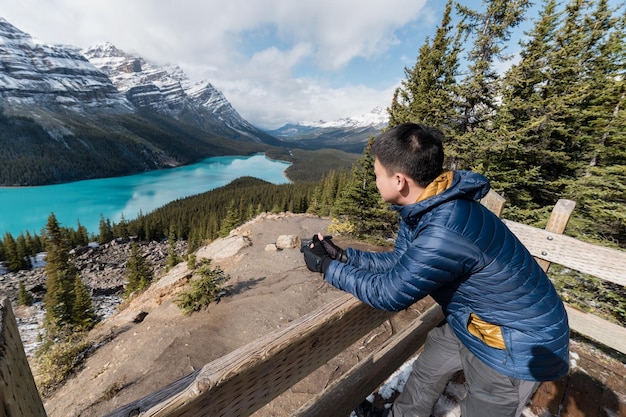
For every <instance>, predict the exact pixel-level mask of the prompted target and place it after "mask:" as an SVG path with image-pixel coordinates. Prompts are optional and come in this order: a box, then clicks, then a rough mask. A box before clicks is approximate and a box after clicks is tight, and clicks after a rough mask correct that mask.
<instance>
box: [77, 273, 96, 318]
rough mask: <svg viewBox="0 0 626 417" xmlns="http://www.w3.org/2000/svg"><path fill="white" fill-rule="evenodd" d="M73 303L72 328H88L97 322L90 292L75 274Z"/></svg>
mask: <svg viewBox="0 0 626 417" xmlns="http://www.w3.org/2000/svg"><path fill="white" fill-rule="evenodd" d="M74 297H75V298H74V305H73V306H72V324H73V327H74V329H78V330H90V329H91V328H93V326H95V325H96V323H97V322H98V317H97V315H96V312H95V310H94V306H93V301H92V299H91V294H89V291H88V290H87V287H86V286H85V284H84V283H83V281H82V280H81V279H80V276H79V275H78V274H76V277H75V278H74Z"/></svg>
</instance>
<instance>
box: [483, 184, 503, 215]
mask: <svg viewBox="0 0 626 417" xmlns="http://www.w3.org/2000/svg"><path fill="white" fill-rule="evenodd" d="M505 203H506V200H505V199H504V197H502V196H501V195H500V194H498V193H497V192H495V191H493V190H489V192H488V193H487V195H486V196H484V197H483V198H481V199H480V204H482V205H483V206H485V207H487V208H488V209H489V211H491V212H492V213H494V214H495V215H496V216H498V217H500V216H501V215H502V211H503V210H504V204H505Z"/></svg>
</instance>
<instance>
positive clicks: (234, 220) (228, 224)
mask: <svg viewBox="0 0 626 417" xmlns="http://www.w3.org/2000/svg"><path fill="white" fill-rule="evenodd" d="M280 211H281V208H279V207H276V212H280ZM240 223H241V219H240V217H239V209H238V208H237V206H236V205H235V200H231V201H230V202H229V203H228V207H227V209H226V217H225V218H224V219H223V220H222V221H221V222H220V230H219V236H220V237H226V236H228V234H229V233H230V231H231V230H233V229H234V228H236V227H237V226H239V224H240Z"/></svg>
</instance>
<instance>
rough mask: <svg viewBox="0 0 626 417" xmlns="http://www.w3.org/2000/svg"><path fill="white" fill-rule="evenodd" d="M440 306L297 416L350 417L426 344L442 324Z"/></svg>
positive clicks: (378, 351) (354, 368)
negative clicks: (433, 331)
mask: <svg viewBox="0 0 626 417" xmlns="http://www.w3.org/2000/svg"><path fill="white" fill-rule="evenodd" d="M443 319H444V317H443V313H442V311H441V307H440V306H439V305H438V304H435V305H433V306H432V307H431V308H429V309H428V310H426V311H425V312H424V313H423V314H421V315H420V316H419V318H417V319H415V320H414V321H413V322H412V323H411V325H410V326H407V327H406V328H405V329H404V330H403V331H401V332H400V333H398V334H397V335H395V336H394V337H392V338H391V339H389V340H388V341H387V342H386V343H385V344H383V345H382V346H380V347H379V348H378V349H377V350H376V351H374V352H372V354H370V355H369V356H367V357H366V358H364V359H363V360H361V361H360V362H359V363H358V364H356V365H355V366H354V367H353V368H352V369H351V370H349V371H348V372H347V373H345V374H344V375H343V376H342V377H341V378H340V379H338V380H337V381H335V382H334V383H333V384H331V385H330V386H329V387H328V388H327V389H326V390H324V391H323V392H322V393H320V394H318V395H317V396H316V397H315V398H313V399H311V401H309V402H308V403H307V404H305V405H304V406H303V407H301V408H300V410H298V412H297V413H296V414H294V416H297V417H326V416H330V415H337V416H348V415H350V412H351V411H352V410H354V408H355V407H356V406H357V405H358V404H359V403H360V402H361V400H362V399H363V398H365V397H367V396H368V395H370V394H371V393H372V392H374V391H375V390H376V388H378V387H379V386H380V385H381V384H382V383H383V382H384V381H385V380H386V379H387V378H388V377H389V375H391V374H392V373H394V372H395V371H396V370H397V369H398V368H400V366H402V364H403V363H405V362H406V361H407V360H409V359H410V358H411V356H413V355H415V354H416V353H417V351H418V349H419V348H420V347H421V346H422V345H423V344H424V342H425V340H426V335H427V334H428V332H429V331H430V330H431V329H432V328H433V327H435V326H436V325H438V324H439V323H441V322H442V321H443Z"/></svg>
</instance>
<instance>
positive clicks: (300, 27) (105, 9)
mask: <svg viewBox="0 0 626 417" xmlns="http://www.w3.org/2000/svg"><path fill="white" fill-rule="evenodd" d="M463 3H464V4H466V5H468V6H471V7H474V8H476V9H480V8H481V4H482V2H481V1H480V0H465V1H464V2H463ZM444 5H445V1H444V0H227V1H223V0H219V1H218V0H182V1H181V0H107V1H102V0H88V1H87V0H2V2H1V3H0V16H2V17H4V18H5V19H7V20H8V21H9V23H11V24H13V25H14V26H16V27H17V28H19V29H20V30H22V31H24V32H27V33H29V34H31V35H32V36H33V37H34V38H37V39H39V40H40V41H42V42H45V43H52V44H70V45H74V46H78V47H80V48H86V47H89V46H92V45H95V44H97V43H102V42H111V43H113V44H114V45H115V46H117V47H118V48H119V49H122V50H124V51H126V52H129V53H135V54H138V55H141V56H143V57H144V58H146V59H148V60H151V61H154V62H156V63H162V64H166V63H171V64H177V65H179V66H180V67H181V68H182V69H183V70H184V71H185V73H186V74H187V75H188V76H189V77H190V78H191V79H192V80H198V81H199V80H208V81H210V82H211V83H212V84H213V85H214V86H215V87H217V88H218V89H219V90H220V91H222V92H223V93H224V95H225V96H226V98H227V99H228V100H229V101H230V102H231V103H232V104H233V106H234V107H235V109H237V111H238V112H239V113H240V114H241V115H242V116H243V117H244V118H245V119H247V120H248V121H250V122H251V123H253V124H255V125H256V126H258V127H261V128H268V129H271V128H277V127H280V126H282V125H284V124H285V123H295V122H301V121H316V120H326V121H329V120H335V119H338V118H340V117H348V116H356V115H360V114H363V113H367V112H369V111H371V110H372V109H373V108H374V107H376V106H382V107H383V108H385V107H387V106H388V105H389V104H390V102H391V98H392V97H393V91H394V89H395V88H396V87H397V86H398V84H399V82H400V80H402V79H403V78H404V68H405V67H406V66H408V67H411V66H413V65H414V64H415V59H416V57H417V54H418V50H419V48H420V46H421V45H422V44H423V42H424V39H425V37H426V36H430V37H432V36H433V35H434V30H435V28H436V26H437V25H438V24H439V22H440V20H441V14H442V10H443V7H444Z"/></svg>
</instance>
